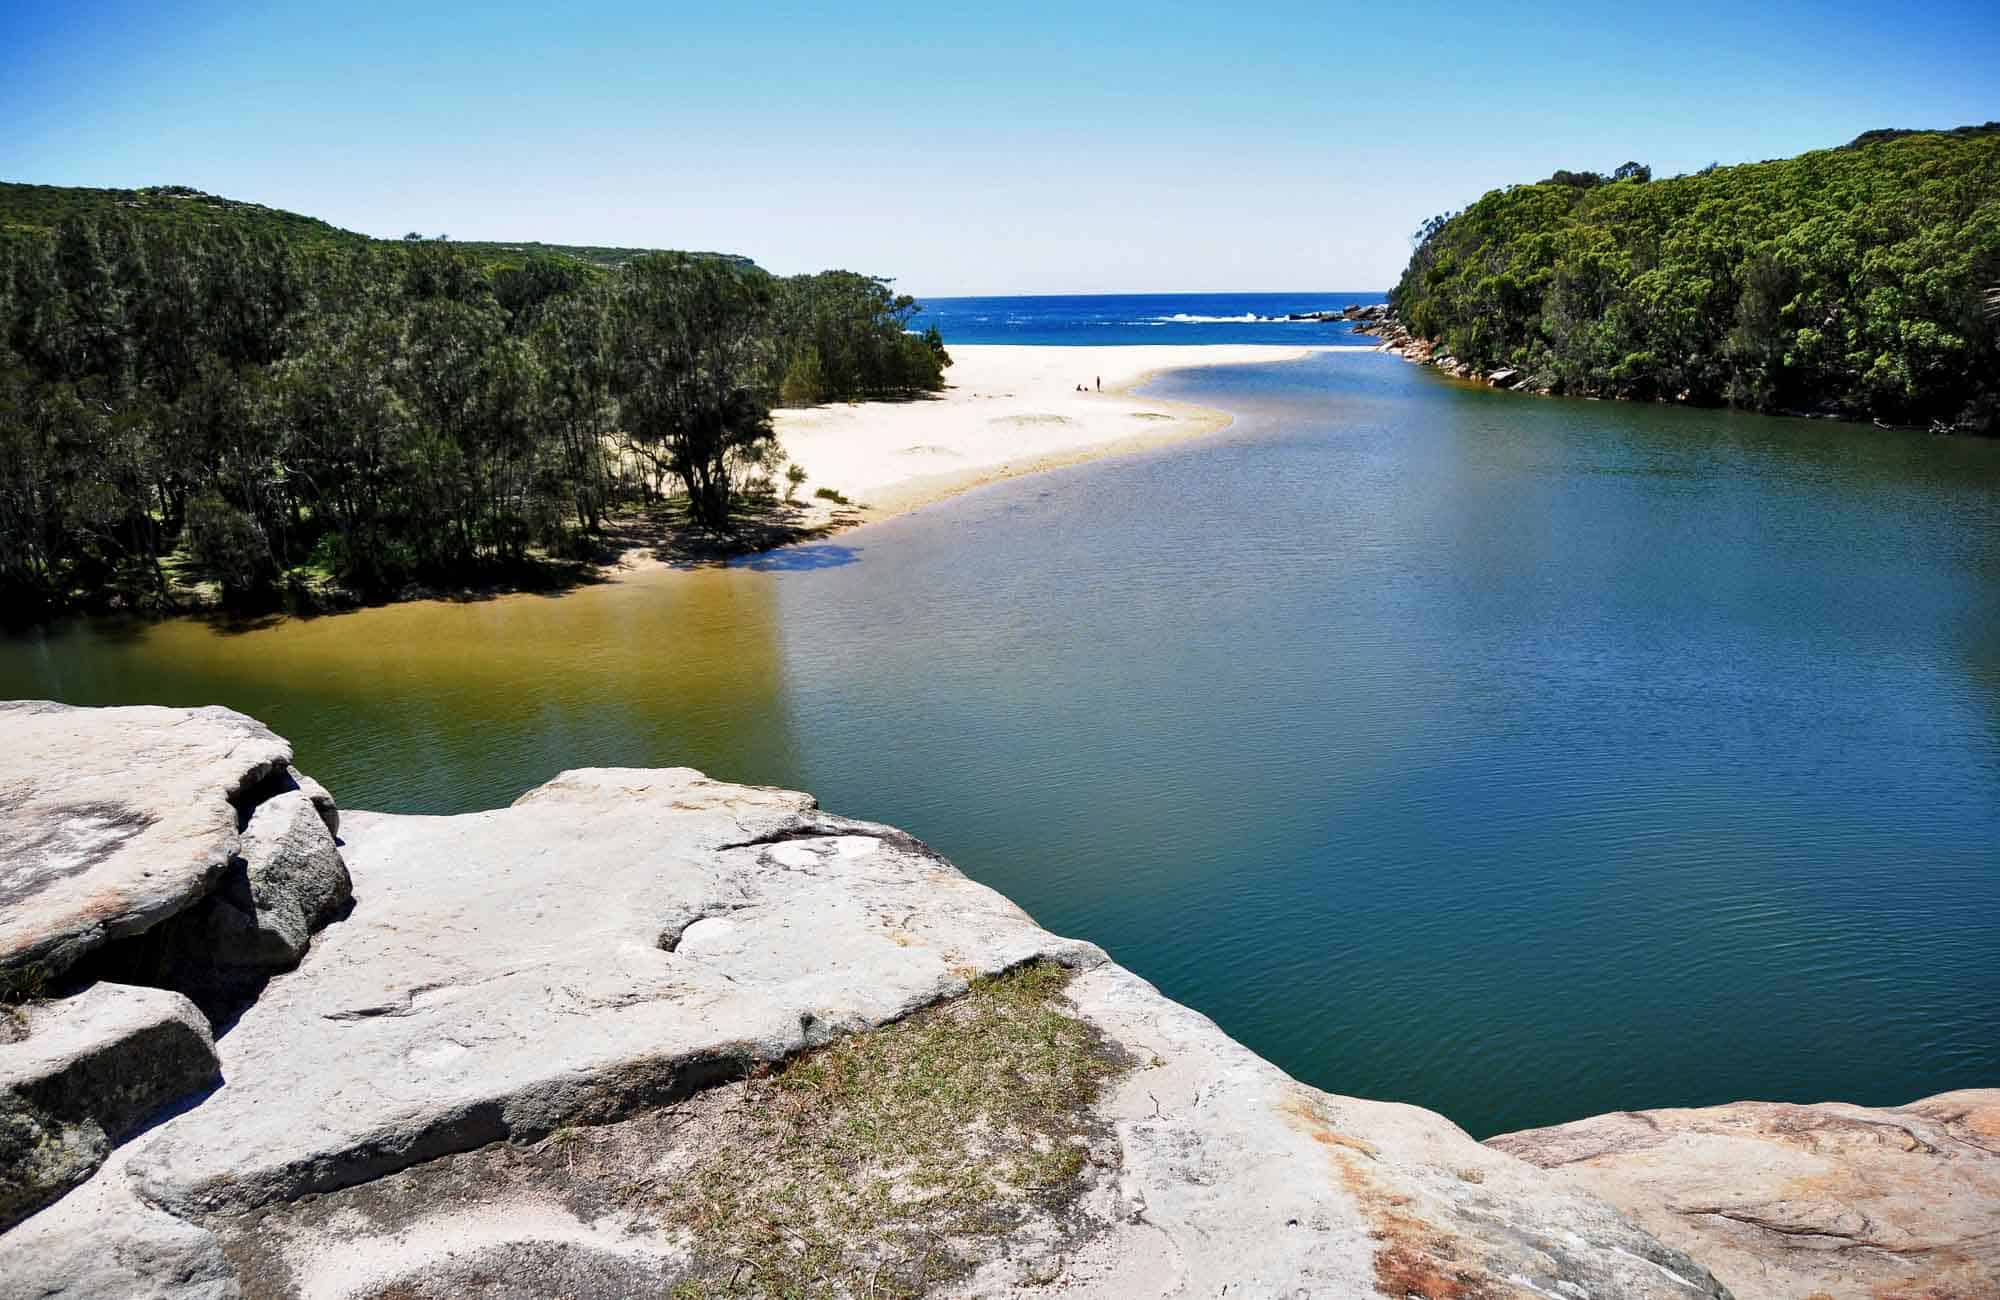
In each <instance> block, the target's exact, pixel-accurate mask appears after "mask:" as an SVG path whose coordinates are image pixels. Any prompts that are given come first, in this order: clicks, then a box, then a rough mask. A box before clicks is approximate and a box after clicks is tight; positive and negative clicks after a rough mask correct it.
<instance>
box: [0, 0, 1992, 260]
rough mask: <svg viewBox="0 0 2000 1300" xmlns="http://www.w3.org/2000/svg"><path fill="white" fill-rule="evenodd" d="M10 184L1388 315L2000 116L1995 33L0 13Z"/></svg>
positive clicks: (1623, 20)
mask: <svg viewBox="0 0 2000 1300" xmlns="http://www.w3.org/2000/svg"><path fill="white" fill-rule="evenodd" d="M0 46H4V47H5V48H7V49H8V50H9V51H10V57H9V64H10V67H9V75H8V77H6V78H5V79H4V82H0V113H4V114H5V116H6V118H7V120H8V121H9V122H10V123H12V124H13V128H12V129H11V130H10V131H9V132H8V133H7V135H6V137H5V139H4V140H0V179H5V180H18V181H30V182H37V183H43V184H57V185H96V186H111V187H128V186H140V185H149V184H182V185H192V186H194V187H196V188H198V189H202V190H206V191H209V192H211V193H217V194H223V195H226V196H228V197H230V198H235V199H243V200H247V201H252V202H257V203H263V204H267V205H269V206H272V207H277V208H285V209H289V210H292V211H297V212H302V213H305V214H307V215H310V216H315V217H319V218H322V219H324V220H326V221H329V222H332V223H333V224H335V225H337V226H343V227H346V228H348V229H352V230H358V231H361V232H363V233H366V234H370V235H376V236H382V237H390V238H393V237H395V236H397V235H401V234H403V233H405V232H407V231H411V230H415V231H418V232H421V233H424V234H426V235H436V234H445V235H449V236H450V237H452V238H456V239H490V240H519V241H528V240H539V241H542V242H546V243H561V244H602V245H622V246H644V247H667V248H691V249H714V250H718V251H724V252H731V253H741V254H744V255H746V256H748V257H751V258H753V259H755V260H756V261H757V262H758V263H759V264H760V265H763V266H765V267H767V268H769V269H771V270H773V271H777V272H781V273H789V272H796V271H806V270H818V269H822V268H827V267H845V268H848V269H852V270H859V271H866V272H869V273H873V274H880V275H885V276H889V277H892V278H894V279H895V280H896V282H897V283H898V285H899V286H900V287H901V288H903V289H905V290H906V291H908V292H911V293H914V294H917V295H918V296H920V297H922V296H930V297H965V296H1006V295H1050V294H1092V293H1216V292H1221V293H1254V292H1299V291H1300V290H1298V289H1297V286H1298V285H1301V284H1342V285H1357V286H1361V287H1360V288H1358V289H1346V290H1323V291H1320V292H1377V291H1380V290H1382V289H1386V288H1387V287H1388V286H1389V285H1391V284H1393V283H1394V282H1395V279H1396V277H1397V275H1398V273H1399V272H1400V271H1401V269H1402V266H1403V263H1404V261H1405V260H1406V258H1407V256H1408V252H1409V234H1410V232H1411V231H1412V230H1414V229H1415V228H1416V227H1417V226H1418V225H1419V224H1420V223H1421V222H1422V221H1423V220H1424V219H1426V218H1427V217H1429V216H1431V215H1433V214H1434V213H1437V212H1441V211H1445V210H1450V209H1457V208H1461V207H1463V206H1465V204H1466V203H1468V202H1470V201H1471V200H1473V199H1475V198H1477V197H1478V196H1479V195H1480V194H1481V193H1484V192H1485V191H1487V190H1489V189H1493V188H1495V187H1497V186H1501V185H1506V184H1511V183H1515V182H1521V181H1531V180H1535V179H1538V178H1540V177H1542V176H1546V175H1548V174H1549V173H1550V172H1552V171H1554V170H1556V169H1557V168H1560V167H1569V168H1592V169H1599V170H1606V169H1609V168H1611V167H1615V166H1616V165H1617V164H1619V163H1621V162H1624V161H1626V160H1627V159H1628V158H1629V159H1635V160H1637V161H1640V162H1645V163H1648V164H1650V165H1651V166H1652V167H1653V168H1654V171H1655V173H1656V174H1657V175H1661V176H1667V175H1672V174H1675V173H1679V172H1685V171H1692V170H1695V169H1697V168H1699V167H1702V166H1704V165H1706V164H1708V163H1710V162H1721V163H1725V164H1727V163H1735V162H1744V161H1751V160H1755V159H1760V158H1773V157H1783V156H1788V155H1791V154H1796V153H1800V152H1803V151H1805V150H1808V149H1814V148H1824V147H1829V146H1833V145H1837V144H1841V143H1844V142H1846V141H1847V140H1849V139H1852V138H1853V137H1854V136H1856V135H1858V134H1860V133H1861V132H1862V131H1866V130H1870V129H1875V128H1880V127H1914V128H1947V127H1952V126H1959V125H1965V124H1968V123H1977V122H1984V121H1987V120H1989V119H1992V118H2000V64H1996V61H1995V60H1994V59H1993V57H1992V56H1993V52H1994V51H1995V50H1996V49H2000V10H1995V9H1993V8H1992V7H1991V6H1979V5H1972V4H1957V5H1954V4H1945V5H1941V6H1934V7H1931V8H1929V9H1927V10H1926V11H1924V13H1923V16H1922V19H1921V22H1908V21H1905V20H1903V19H1901V18H1900V17H1899V16H1898V15H1897V14H1894V13H1889V12H1885V11H1884V10H1883V9H1882V8H1881V7H1879V6H1877V7H1866V6H1860V5H1847V4H1838V5H1831V4H1830V5H1778V6H1773V7H1766V8H1762V9H1754V10H1753V9H1752V8H1751V7H1747V6H1720V5H1702V6H1693V7H1687V6H1682V7H1676V8H1675V9H1673V10H1672V11H1670V12H1668V11H1662V12H1635V11H1624V12H1620V13H1617V14H1615V15H1612V14H1604V13H1601V12H1598V11H1596V10H1593V9H1591V8H1589V7H1586V6H1581V5H1568V6H1547V7H1544V8H1542V9H1540V10H1537V11H1534V12H1529V13H1509V14H1508V15H1507V16H1506V19H1505V21H1504V23H1502V22H1498V21H1496V20H1493V19H1484V18H1482V19H1477V20H1474V19H1468V18H1466V17H1465V16H1463V15H1462V14H1460V15H1456V16H1455V15H1453V14H1452V12H1451V11H1450V10H1448V9H1443V8H1431V9H1423V8H1419V9H1411V8H1407V7H1405V8H1400V9H1398V10H1397V11H1396V12H1395V13H1393V14H1383V13H1365V12H1341V13H1338V14H1333V13H1329V12H1326V11H1325V10H1324V9H1323V8H1320V7H1313V6H1305V5H1282V6H1276V7H1273V8H1270V9H1267V10H1265V11H1262V12H1260V13H1257V14H1254V15H1247V16H1246V15H1241V14H1236V15H1222V14H1217V13H1213V12H1209V11H1207V10H1203V9H1198V8H1192V7H1191V8H1186V9H1161V8H1158V7H1141V6H1137V5H1131V4H1114V5H1107V6H1101V7H1098V8H1095V9H1093V10H1092V11H1091V12H1090V13H1088V14H1084V15H1076V14H1067V13H1063V12H1061V11H1059V10H1058V9H1056V8H1054V7H1052V6H1031V7H1029V8H1027V9H1018V8H1017V9H1015V10H1010V11H1009V12H1008V13H1007V14H1005V15H998V14H981V15H970V16H967V15H953V14H947V13H940V12H933V11H929V10H918V9H915V8H898V7H893V6H881V5H870V6H859V7H854V8H850V9H847V10H843V11H842V12H841V13H839V14H838V15H830V14H828V13H826V12H823V11H820V10H816V9H810V8H805V7H793V6H763V7H759V8H758V9H756V10H755V11H754V12H751V11H737V12H732V13H731V14H728V15H724V16H717V15H714V14H711V13H698V14H697V13H678V12H661V11H659V10H657V9H651V8H648V7H645V6H641V5H637V4H601V5H597V6H594V7H593V8H592V9H591V10H590V11H589V12H588V13H587V14H585V13H583V12H580V11H572V12H568V13H565V14H564V15H563V16H561V17H554V16H551V15H549V14H546V13H543V12H541V11H539V10H538V9H537V8H535V7H532V6H525V5H521V6H509V5H500V6H486V7H482V8H480V9H477V10H475V9H472V8H471V7H469V6H460V7H457V8H456V9H453V8H449V7H447V8H444V9H440V10H437V11H431V12H424V13H417V12H412V11H410V10H408V9H406V8H397V7H391V6H387V5H381V4H368V5H359V6H352V7H347V8H344V9H343V10H342V11H341V12H339V13H337V14H333V13H328V12H325V11H323V10H321V9H319V8H317V7H314V6H308V5H304V4H300V3H296V0H285V2H283V3H279V4H277V5H274V6H271V7H270V8H268V9H266V10H264V11H262V12H259V13H257V14H255V15H249V14H243V13H240V12H235V11H232V10H231V8H230V7H228V6H225V5H220V4H214V3H201V2H200V0H197V3H194V4H190V5H187V6H183V7H180V8H178V9H177V10H176V11H174V12H172V13H167V12H165V11H162V10H159V9H157V8H156V7H151V6H141V5H137V4H134V3H130V2H129V0H117V2H114V3H105V2H95V0H84V2H83V3H78V4H72V5H68V6H64V7H62V8H61V9H60V10H57V9H56V8H55V7H48V8H47V9H46V10H34V11H30V10H27V9H21V8H17V9H15V10H12V11H10V12H8V13H7V14H6V15H5V16H0Z"/></svg>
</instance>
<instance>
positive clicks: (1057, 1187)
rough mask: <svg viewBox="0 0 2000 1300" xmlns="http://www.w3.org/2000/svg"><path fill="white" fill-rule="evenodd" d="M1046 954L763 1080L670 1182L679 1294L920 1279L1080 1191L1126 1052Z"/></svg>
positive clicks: (668, 1209)
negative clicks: (730, 1123) (719, 1135)
mask: <svg viewBox="0 0 2000 1300" xmlns="http://www.w3.org/2000/svg"><path fill="white" fill-rule="evenodd" d="M1069 979H1070V972H1069V971H1067V970H1064V969H1063V968H1062V967H1060V966H1055V965H1051V964H1047V963H1035V964H1032V965H1029V966H1026V967H1023V968H1021V969H1019V970H1016V971H1013V972H1011V973H1009V974H1006V975H1002V976H998V977H995V978H991V979H983V980H980V981H978V982H977V983H975V984H974V985H973V987H972V989H971V991H970V992H968V993H967V994H966V996H965V997H963V998H960V999H958V1000H956V1001H954V1002H951V1003H947V1004H944V1005H942V1006H938V1007H934V1008H931V1009H929V1010H926V1011H922V1012H919V1013H918V1014H916V1015H913V1016H911V1017H909V1018H908V1019H906V1020H902V1021H899V1022H897V1023H895V1024H892V1025H887V1026H884V1027H883V1028H880V1029H877V1030H873V1031H870V1032H868V1033H863V1034H858V1035H855V1036H853V1037H850V1038H847V1039H843V1040H841V1041H839V1042H837V1043H835V1044H833V1045H831V1046H829V1047H826V1048H823V1049H821V1050H819V1051H817V1052H814V1053H812V1054H810V1055H807V1056H804V1057H801V1058H799V1059H797V1060H795V1061H793V1062H791V1063H790V1064H788V1065H787V1066H785V1067H784V1068H782V1069H780V1070H778V1071H777V1072H776V1073H774V1074H772V1075H771V1076H769V1077H768V1078H765V1079H761V1080H755V1081H753V1082H752V1083H751V1084H750V1086H749V1089H748V1091H747V1092H746V1098H745V1103H744V1110H743V1117H742V1124H743V1129H742V1131H741V1132H740V1133H738V1134H736V1135H734V1136H732V1138H731V1139H730V1140H729V1141H728V1142H727V1143H726V1144H724V1145H723V1146H722V1147H721V1148H720V1149H719V1150H717V1151H716V1152H714V1153H712V1154H711V1155H709V1156H707V1157H706V1158H704V1159H703V1160H702V1161H701V1162H700V1163H698V1164H697V1165H696V1167H695V1168H694V1169H692V1170H691V1171H690V1172H689V1174H688V1176H686V1177H684V1178H681V1179H678V1180H677V1181H676V1182H675V1183H674V1185H673V1186H672V1187H671V1188H670V1189H669V1190H668V1191H667V1192H666V1203H665V1217H666V1221H667V1223H668V1225H669V1227H670V1229H671V1230H675V1231H678V1232H681V1233H683V1234H685V1235H686V1238H687V1240H688V1244H689V1246H690V1248H691V1251H692V1255H693V1270H692V1273H691V1275H690V1276H689V1277H688V1278H687V1279H686V1280H684V1281H683V1282H681V1284H680V1285H679V1286H677V1287H676V1288H675V1289H674V1291H673V1293H672V1294H673V1297H674V1300H719V1298H720V1297H736V1296H753V1295H755V1296H784V1297H798V1298H799V1300H820V1298H822V1297H824V1298H827V1300H832V1298H834V1297H844V1296H853V1297H861V1296H873V1297H882V1298H884V1300H891V1298H895V1297H903V1298H905V1300H907V1298H908V1297H915V1296H920V1295H922V1294H924V1293H925V1292H927V1291H928V1290H930V1289H931V1288H933V1287H935V1286H937V1285H939V1284H941V1283H944V1282H947V1281H949V1280H951V1279H953V1278H956V1277H962V1276H964V1275H965V1274H966V1273H967V1272H969V1271H970V1269H971V1268H972V1266H973V1260H974V1257H975V1255H976V1254H977V1253H978V1252H977V1243H978V1242H979V1241H980V1240H982V1239H986V1240H990V1239H992V1238H994V1237H995V1236H997V1235H999V1234H1004V1233H1006V1232H1008V1231H1009V1230H1011V1229H1013V1228H1014V1227H1016V1226H1017V1225H1019V1224H1020V1223H1021V1222H1022V1221H1023V1220H1025V1219H1026V1218H1027V1217H1029V1215H1030V1214H1032V1213H1034V1212H1036V1211H1037V1210H1042V1211H1050V1212H1053V1211H1056V1210H1059V1209H1060V1208H1061V1207H1062V1206H1063V1205H1065V1204H1066V1203H1067V1202H1068V1201H1070V1200H1071V1199H1073V1198H1074V1197H1075V1196H1076V1195H1077V1194H1079V1193H1080V1192H1081V1190H1082V1188H1083V1186H1084V1175H1085V1172H1086V1168H1087V1163H1088V1154H1087V1150H1086V1146H1087V1143H1088V1142H1089V1140H1090V1139H1091V1137H1092V1136H1093V1134H1095V1133H1096V1132H1097V1129H1096V1123H1097V1122H1096V1121H1095V1120H1094V1118H1093V1115H1092V1112H1091V1104H1092V1103H1093V1102H1094V1101H1095V1100H1096V1099H1097V1097H1098V1094H1099V1091H1100V1089H1101V1088H1102V1086H1103V1084H1104V1082H1105V1081H1106V1080H1107V1079H1109V1078H1111V1077H1112V1076H1113V1075H1115V1074H1117V1073H1119V1072H1120V1071H1121V1070H1122V1069H1123V1065H1122V1063H1121V1061H1120V1060H1119V1059H1118V1056H1117V1054H1116V1052H1115V1050H1114V1049H1112V1048H1111V1047H1109V1046H1108V1045H1107V1044H1106V1043H1105V1042H1104V1040H1103V1039H1102V1037H1101V1036H1100V1035H1099V1034H1098V1033H1097V1031H1096V1030H1094V1029H1093V1028H1091V1026H1089V1025H1087V1024H1085V1023H1084V1022H1083V1021H1082V1020H1080V1019H1078V1018H1077V1017H1075V1016H1074V1015H1071V1014H1068V1013H1067V1012H1066V1011H1065V1010H1064V1004H1063V996H1062V994H1063V988H1064V986H1065V985H1067V984H1068V982H1069Z"/></svg>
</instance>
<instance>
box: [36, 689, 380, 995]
mask: <svg viewBox="0 0 2000 1300" xmlns="http://www.w3.org/2000/svg"><path fill="white" fill-rule="evenodd" d="M0 735H4V736H5V739H6V743H5V745H4V746H0V992H8V993H14V994H19V993H23V992H38V991H42V990H53V989H60V987H61V986H62V985H63V984H64V983H65V982H75V981H78V980H84V981H87V980H89V979H94V978H109V979H113V980H116V981H119V982H123V983H131V984H147V985H154V986H158V987H163V988H173V989H179V990H182V991H185V992H188V993H191V994H194V995H195V996H196V997H197V998H198V999H201V1000H203V1001H204V1002H205V1003H206V1004H207V1009H209V1010H210V1011H211V1014H217V1013H219V1012H220V1011H221V1010H222V1009H223V1008H224V1007H225V1006H227V1005H228V1004H229V1003H230V1002H231V1001H232V1000H234V999H237V998H240V997H241V996H242V995H244V994H245V993H246V992H247V991H248V990H249V988H250V987H251V986H252V985H254V984H255V982H256V981H258V980H260V979H261V978H263V977H264V976H266V975H268V974H269V973H270V972H272V971H274V970H282V969H286V968H289V967H290V966H292V965H293V964H295V963H296V962H297V961H298V959H299V956H300V954H302V953H303V952H304V951H305V949H306V946H307V944H308V943H310V941H311V936H312V933H313V931H315V930H317V929H318V928H319V927H321V926H323V925H325V924H326V923H327V922H328V921H330V920H332V919H333V918H334V917H335V916H336V915H337V914H338V913H339V911H340V909H341V908H342V907H343V906H344V905H345V904H346V902H347V899H348V894H349V883H348V877H347V867H346V865H345V863H344V862H343V861H342V859H341V856H340V850H339V847H338V845H337V844H336V842H335V839H334V831H335V829H336V828H337V827H338V826H339V824H340V819H339V813H338V811H337V810H336V809H335V807H334V804H333V798H332V796H331V795H329V794H328V793H327V791H326V790H325V788H324V787H322V786H321V785H320V784H319V783H318V782H316V781H313V780H312V779H311V778H309V777H306V776H304V774H302V773H300V772H299V771H298V769H297V768H295V767H293V766H292V751H291V746H290V745H289V744H287V743H286V742H285V741H284V740H283V739H282V738H280V737H279V736H277V735H275V734H273V733H272V731H271V730H270V729H269V728H268V727H266V726H264V724H262V723H261V722H258V721H257V720H256V719H254V718H249V717H245V716H244V715H243V714H240V713H236V712H234V711H232V710H229V709H223V708H205V709H167V708H154V707H150V706H142V707H134V708H115V709H79V708H72V707H69V706H67V705H60V704H51V703H47V702H43V701H27V702H17V703H6V704H0Z"/></svg>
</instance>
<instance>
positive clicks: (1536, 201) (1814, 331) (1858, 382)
mask: <svg viewBox="0 0 2000 1300" xmlns="http://www.w3.org/2000/svg"><path fill="white" fill-rule="evenodd" d="M1418 238H1419V243H1418V246H1417V249H1416V252H1415V253H1414V255H1413V256H1412V257H1411V259H1410V264H1409V267H1408V268H1407V269H1406V270H1405V271H1404V273H1403V278H1402V280H1401V282H1400V283H1399V284H1398V285H1397V286H1396V288H1395V290H1394V292H1393V293H1392V294H1391V301H1392V302H1393V303H1394V305H1395V307H1396V309H1397V313H1398V315H1399V316H1400V317H1401V319H1402V321H1403V323H1404V324H1405V325H1406V326H1407V327H1408V328H1409V330H1410V331H1411V332H1412V333H1414V334H1416V335H1417V336H1419V337H1421V338H1427V339H1430V340H1433V341H1434V342H1435V343H1436V344H1437V345H1438V347H1439V349H1440V350H1441V351H1443V352H1448V353H1450V354H1451V355H1452V356H1455V357H1457V358H1459V359H1461V360H1463V361H1466V362H1469V363H1471V364H1472V365H1474V366H1476V367H1479V368H1481V369H1488V368H1494V367H1499V366H1512V367H1515V368H1518V369H1519V370H1521V371H1523V372H1524V375H1525V378H1526V381H1527V382H1528V383H1530V384H1533V385H1537V386H1540V387H1545V388H1548V389H1550V390H1552V391H1555V392H1563V393H1576V394H1597V395H1604V396H1616V397H1634V398H1671V399H1678V400H1683V401H1690V402H1700V403H1720V402H1731V403H1735V404H1738V405H1742V406H1748V407H1754V408H1757V409H1763V410H1794V409H1815V410H1832V411H1838V412H1841V413H1844V414H1850V415H1869V416H1873V417H1876V418H1878V419H1885V420H1894V421H1899V422H1908V423H1925V422H1931V421H1938V422H1943V423H1945V424H1953V425H1957V426H1959V427H1962V428H1972V429H1980V430H1987V431H1991V430H1992V429H1993V428H1994V421H1995V416H1996V411H2000V328H1996V327H1997V326H2000V322H1996V320H1995V319H1994V317H1993V314H1992V313H1991V312H1990V311H1988V310H1987V307H1986V301H1985V291H1986V289H1987V288H1989V287H1990V286H1992V285H1995V284H2000V124H1988V125H1987V126H1985V127H1972V128H1964V129H1961V130H1959V131H1954V132H1888V131H1883V132H1870V133H1869V134H1868V135H1865V136H1862V137H1861V138H1860V139H1858V140H1856V141H1855V142H1854V143H1853V144H1850V145H1848V146H1846V147H1845V148H1841V149H1831V150H1823V151H1820V152H1816V153H1809V154H1804V155H1802V156H1800V157H1797V158H1790V159H1784V160H1781V161H1776V162H1763V163H1749V164H1745V165H1743V166H1738V167H1711V168H1708V169H1705V170H1704V171H1702V172H1700V173H1699V174H1697V175H1693V176H1676V177H1673V178H1672V179H1669V180H1652V179H1650V173H1649V172H1647V171H1646V170H1645V169H1643V168H1640V167H1639V166H1638V165H1637V164H1627V165H1626V166H1625V167H1621V168H1619V169H1618V172H1617V173H1616V174H1614V176H1612V177H1604V176H1599V175H1596V174H1595V173H1590V172H1580V173H1579V172H1558V173H1557V174H1556V175H1555V176H1554V177H1552V178H1550V179H1549V180H1547V181H1543V182H1540V183H1539V184H1534V185H1517V186H1513V187H1511V188H1509V189H1504V190H1495V191H1493V192H1492V193H1489V194H1487V195H1486V196H1484V197H1483V198H1481V199H1480V200H1479V201H1478V202H1477V203H1474V204H1473V205H1472V206H1471V207H1469V208H1467V209H1466V210H1465V211H1464V212H1461V213H1458V214H1456V215H1452V216H1447V217H1440V218H1437V219H1435V220H1433V221H1432V222H1430V223H1428V224H1427V225H1426V226H1425V227H1424V229H1423V230H1422V231H1420V232H1419V235H1418Z"/></svg>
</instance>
